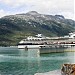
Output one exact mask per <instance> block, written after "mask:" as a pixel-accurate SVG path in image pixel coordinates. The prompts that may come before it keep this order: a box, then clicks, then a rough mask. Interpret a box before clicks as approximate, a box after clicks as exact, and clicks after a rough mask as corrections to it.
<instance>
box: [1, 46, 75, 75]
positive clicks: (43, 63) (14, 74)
mask: <svg viewBox="0 0 75 75" xmlns="http://www.w3.org/2000/svg"><path fill="white" fill-rule="evenodd" d="M74 49H75V48H74ZM74 55H75V52H61V53H48V54H40V53H39V49H31V50H24V49H18V48H17V47H0V75H34V74H35V73H43V72H48V71H53V70H59V69H61V65H62V64H64V63H75V60H74Z"/></svg>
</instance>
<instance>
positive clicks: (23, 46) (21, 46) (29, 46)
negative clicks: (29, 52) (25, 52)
mask: <svg viewBox="0 0 75 75" xmlns="http://www.w3.org/2000/svg"><path fill="white" fill-rule="evenodd" d="M44 46H46V45H18V48H19V49H26V48H27V49H34V48H38V49H39V48H41V47H44Z"/></svg>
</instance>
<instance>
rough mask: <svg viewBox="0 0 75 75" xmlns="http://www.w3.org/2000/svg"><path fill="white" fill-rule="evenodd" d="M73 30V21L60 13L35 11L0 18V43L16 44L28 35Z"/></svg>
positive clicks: (62, 32) (51, 33)
mask: <svg viewBox="0 0 75 75" xmlns="http://www.w3.org/2000/svg"><path fill="white" fill-rule="evenodd" d="M74 31H75V21H73V20H71V19H66V18H65V17H64V16H62V15H45V14H40V13H38V12H36V11H29V12H28V13H22V14H16V15H9V16H4V17H2V18H0V45H5V46H7V45H17V43H18V42H19V41H20V40H21V39H23V38H25V37H26V36H29V35H36V34H38V33H41V34H44V35H45V36H64V35H67V34H68V33H69V32H74Z"/></svg>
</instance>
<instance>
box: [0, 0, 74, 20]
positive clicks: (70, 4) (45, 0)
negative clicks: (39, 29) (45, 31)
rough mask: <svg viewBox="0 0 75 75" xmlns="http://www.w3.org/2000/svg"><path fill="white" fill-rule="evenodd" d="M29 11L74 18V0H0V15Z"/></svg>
mask: <svg viewBox="0 0 75 75" xmlns="http://www.w3.org/2000/svg"><path fill="white" fill-rule="evenodd" d="M29 11H37V12H39V13H41V14H50V15H56V14H59V15H63V16H65V17H66V18H68V19H74V0H0V17H3V16H5V15H11V14H18V13H27V12H29ZM74 20H75V19H74Z"/></svg>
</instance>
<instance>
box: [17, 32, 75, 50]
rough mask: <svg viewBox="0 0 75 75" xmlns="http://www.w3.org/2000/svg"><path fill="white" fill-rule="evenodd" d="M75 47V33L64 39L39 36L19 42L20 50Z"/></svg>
mask: <svg viewBox="0 0 75 75" xmlns="http://www.w3.org/2000/svg"><path fill="white" fill-rule="evenodd" d="M72 46H75V33H70V34H69V35H68V36H64V37H46V36H44V35H42V34H37V35H35V37H33V36H29V37H27V38H26V39H23V40H21V41H20V42H19V44H18V48H19V49H32V48H33V49H35V48H38V49H39V48H53V49H54V48H60V47H62V48H63V47H64V48H65V47H72Z"/></svg>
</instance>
